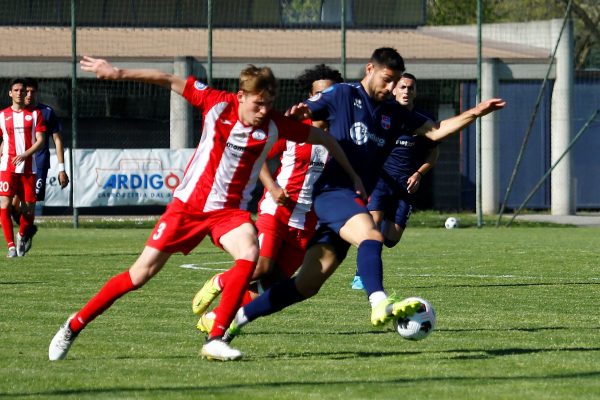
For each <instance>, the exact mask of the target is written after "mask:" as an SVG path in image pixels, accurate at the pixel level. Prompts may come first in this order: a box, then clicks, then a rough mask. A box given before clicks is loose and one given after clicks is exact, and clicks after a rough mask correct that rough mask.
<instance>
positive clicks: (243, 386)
mask: <svg viewBox="0 0 600 400" xmlns="http://www.w3.org/2000/svg"><path fill="white" fill-rule="evenodd" d="M598 378H600V371H588V372H581V373H564V374H548V375H535V374H531V375H521V376H514V375H493V374H490V375H485V376H433V377H431V376H418V377H414V376H411V375H410V374H409V375H407V376H400V377H398V378H395V379H380V380H369V381H367V382H365V381H363V380H360V381H359V380H356V379H347V380H340V379H338V380H325V379H323V380H305V381H299V380H290V381H287V382H254V383H248V382H240V383H233V384H223V385H218V384H214V383H213V384H207V385H197V386H187V385H185V386H184V385H181V386H157V387H154V388H148V387H143V386H139V387H136V386H129V387H107V388H82V389H56V390H45V391H37V392H36V391H29V392H20V393H15V392H13V393H10V392H0V397H5V396H7V397H8V396H11V397H13V396H24V397H33V396H45V397H63V396H85V395H109V396H114V398H120V397H125V396H135V394H136V393H137V394H140V395H143V394H144V393H145V394H149V393H152V394H157V393H165V396H166V395H169V394H171V395H172V394H176V393H191V392H198V394H204V395H207V394H209V395H210V394H214V393H215V392H224V393H227V392H231V391H232V390H238V389H239V390H243V391H247V390H253V389H254V390H261V389H262V390H268V389H269V388H272V389H277V390H285V388H286V387H290V388H292V387H307V388H315V387H318V386H319V385H322V386H325V385H327V386H331V385H341V386H343V387H347V386H348V385H353V384H361V385H364V384H365V383H368V384H377V385H386V384H409V383H439V382H442V383H444V382H447V383H455V382H466V383H469V382H472V383H478V382H482V381H484V382H492V383H501V382H518V381H521V382H548V381H561V380H564V379H598Z"/></svg>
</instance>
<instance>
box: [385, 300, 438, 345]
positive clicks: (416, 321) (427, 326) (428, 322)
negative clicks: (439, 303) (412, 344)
mask: <svg viewBox="0 0 600 400" xmlns="http://www.w3.org/2000/svg"><path fill="white" fill-rule="evenodd" d="M409 299H410V300H418V301H419V302H420V303H421V304H422V306H421V308H420V309H419V310H418V311H417V312H416V313H415V314H414V315H413V316H411V317H408V318H399V319H397V320H395V321H394V329H396V332H398V334H399V335H400V336H402V337H403V338H404V339H408V340H423V339H425V338H426V337H427V336H429V335H430V334H431V332H433V330H434V329H435V323H436V319H435V310H434V309H433V307H432V305H431V304H429V302H428V301H427V300H423V299H422V298H420V297H410V298H409ZM409 299H407V300H409Z"/></svg>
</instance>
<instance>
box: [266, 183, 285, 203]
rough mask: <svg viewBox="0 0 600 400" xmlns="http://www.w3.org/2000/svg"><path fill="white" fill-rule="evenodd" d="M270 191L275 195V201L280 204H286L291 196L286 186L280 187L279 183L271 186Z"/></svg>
mask: <svg viewBox="0 0 600 400" xmlns="http://www.w3.org/2000/svg"><path fill="white" fill-rule="evenodd" d="M269 193H270V194H271V196H272V197H273V200H275V202H276V203H277V205H279V206H285V204H286V203H287V201H288V199H289V198H290V196H289V194H288V192H287V190H285V189H284V188H282V187H280V186H279V185H275V186H274V187H273V188H271V189H270V190H269Z"/></svg>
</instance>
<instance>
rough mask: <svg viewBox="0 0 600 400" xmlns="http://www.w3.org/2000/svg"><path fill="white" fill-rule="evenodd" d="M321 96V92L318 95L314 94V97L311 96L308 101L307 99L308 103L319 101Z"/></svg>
mask: <svg viewBox="0 0 600 400" xmlns="http://www.w3.org/2000/svg"><path fill="white" fill-rule="evenodd" d="M321 94H322V93H321V92H319V93H317V94H315V95H314V96H312V97H311V98H310V99H308V101H313V102H314V101H317V100H319V99H320V98H321Z"/></svg>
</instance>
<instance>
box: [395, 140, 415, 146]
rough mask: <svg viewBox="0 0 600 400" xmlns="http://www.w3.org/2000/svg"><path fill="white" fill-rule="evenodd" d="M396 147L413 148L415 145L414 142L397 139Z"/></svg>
mask: <svg viewBox="0 0 600 400" xmlns="http://www.w3.org/2000/svg"><path fill="white" fill-rule="evenodd" d="M396 145H397V146H402V147H413V146H414V145H415V142H411V141H409V140H403V139H398V140H396Z"/></svg>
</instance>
